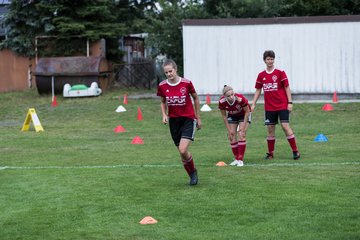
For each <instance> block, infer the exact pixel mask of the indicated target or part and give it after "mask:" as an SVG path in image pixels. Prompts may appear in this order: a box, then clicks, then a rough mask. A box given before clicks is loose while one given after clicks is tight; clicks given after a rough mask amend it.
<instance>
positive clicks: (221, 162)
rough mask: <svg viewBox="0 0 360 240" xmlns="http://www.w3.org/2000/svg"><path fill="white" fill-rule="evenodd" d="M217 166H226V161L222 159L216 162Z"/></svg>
mask: <svg viewBox="0 0 360 240" xmlns="http://www.w3.org/2000/svg"><path fill="white" fill-rule="evenodd" d="M216 166H218V167H225V166H227V164H226V163H225V162H223V161H220V162H218V163H216Z"/></svg>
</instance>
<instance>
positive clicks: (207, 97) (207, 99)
mask: <svg viewBox="0 0 360 240" xmlns="http://www.w3.org/2000/svg"><path fill="white" fill-rule="evenodd" d="M206 104H208V105H209V104H211V98H210V95H209V94H207V95H206Z"/></svg>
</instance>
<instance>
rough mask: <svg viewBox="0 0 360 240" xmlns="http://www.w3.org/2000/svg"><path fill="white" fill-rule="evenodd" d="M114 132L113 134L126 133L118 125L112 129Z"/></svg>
mask: <svg viewBox="0 0 360 240" xmlns="http://www.w3.org/2000/svg"><path fill="white" fill-rule="evenodd" d="M114 132H115V133H119V132H126V129H125V128H124V127H123V126H121V125H119V126H117V127H116V128H114Z"/></svg>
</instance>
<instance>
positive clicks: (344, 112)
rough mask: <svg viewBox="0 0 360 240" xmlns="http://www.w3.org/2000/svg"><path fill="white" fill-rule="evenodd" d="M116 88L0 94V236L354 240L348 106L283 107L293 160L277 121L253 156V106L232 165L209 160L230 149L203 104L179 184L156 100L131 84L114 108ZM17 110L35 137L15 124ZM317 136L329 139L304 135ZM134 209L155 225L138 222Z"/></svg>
mask: <svg viewBox="0 0 360 240" xmlns="http://www.w3.org/2000/svg"><path fill="white" fill-rule="evenodd" d="M154 91H155V90H154ZM124 93H125V92H121V91H118V92H115V91H113V92H107V93H105V94H104V95H102V96H99V97H96V98H78V99H63V98H62V97H61V96H58V98H57V102H58V104H59V105H58V106H57V107H51V97H50V96H40V95H38V94H37V92H36V91H34V90H32V91H26V92H16V93H4V94H0V169H1V170H0V192H1V195H0V208H1V217H0V239H276V240H277V239H302V240H303V239H326V240H328V239H360V188H359V186H360V157H359V156H360V151H359V145H360V138H359V133H360V124H359V116H360V103H338V104H333V107H334V109H335V110H334V111H330V112H325V111H321V107H322V106H323V104H320V103H318V104H295V105H294V112H293V113H292V116H291V125H292V127H293V129H294V130H295V134H296V137H297V142H298V146H299V150H300V151H301V154H302V158H301V160H300V161H294V160H292V152H291V150H290V147H289V145H288V143H287V140H286V138H285V137H284V134H283V132H282V131H281V130H280V128H278V132H277V142H276V150H275V159H274V160H272V161H264V160H262V158H263V156H264V154H265V152H266V138H265V137H266V129H265V127H264V126H263V119H262V118H263V109H262V107H263V106H262V105H258V107H257V111H256V112H255V113H254V115H253V123H252V125H251V127H250V129H249V130H248V135H247V142H248V144H247V151H246V156H245V166H244V167H242V168H239V167H228V166H227V167H216V166H215V164H216V163H217V162H219V161H225V162H227V163H229V162H230V161H231V160H232V154H231V150H230V146H229V143H228V140H227V137H226V131H225V127H224V124H223V122H222V119H221V117H220V113H219V111H218V110H216V104H215V103H214V104H212V105H211V107H212V108H213V111H211V112H204V113H202V116H201V117H202V122H203V128H202V129H201V130H199V131H197V133H196V134H197V135H196V139H195V142H194V143H193V145H192V146H191V149H190V150H191V152H192V153H193V156H194V160H195V164H196V165H197V168H198V171H199V179H200V180H199V181H200V183H199V185H197V186H194V187H190V186H188V177H187V176H186V172H185V170H184V169H183V167H182V165H181V163H180V159H179V156H178V153H177V151H176V149H175V147H174V145H173V143H172V141H171V138H170V134H169V130H168V127H167V126H164V125H163V124H162V123H161V114H160V107H159V105H160V104H159V99H140V100H134V99H132V98H130V97H131V95H132V94H133V95H134V94H137V92H135V91H131V92H130V93H129V104H128V105H123V106H124V107H125V108H126V109H127V112H124V113H116V112H115V109H116V108H117V107H118V106H119V105H122V96H123V94H124ZM117 96H120V98H118V97H117ZM138 107H141V110H142V113H143V118H144V120H143V121H138V120H137V108H138ZM29 108H35V109H36V112H37V115H38V117H39V119H40V121H41V123H42V126H43V128H44V130H45V131H44V132H39V133H36V132H35V131H34V129H33V128H31V129H30V131H27V132H21V131H20V129H21V127H22V125H23V123H24V120H25V117H26V113H27V111H28V109H29ZM118 125H121V126H123V127H124V128H125V129H126V130H127V131H126V132H124V133H114V132H113V129H114V128H115V127H116V126H118ZM319 133H323V134H325V135H326V136H327V137H328V139H329V141H328V142H314V141H313V140H314V138H315V137H316V136H317V135H318V134H319ZM135 136H140V137H141V138H142V139H143V140H144V144H143V145H132V144H130V142H131V140H132V139H133V138H134V137H135ZM145 216H152V217H153V218H155V219H156V220H158V223H157V224H154V225H141V224H139V221H140V220H141V219H142V218H143V217H145Z"/></svg>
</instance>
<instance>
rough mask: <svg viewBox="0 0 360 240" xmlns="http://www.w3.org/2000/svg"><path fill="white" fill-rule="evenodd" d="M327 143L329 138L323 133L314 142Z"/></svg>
mask: <svg viewBox="0 0 360 240" xmlns="http://www.w3.org/2000/svg"><path fill="white" fill-rule="evenodd" d="M327 141H328V138H327V137H326V136H325V135H324V134H322V133H320V134H318V135H317V136H316V137H315V139H314V142H327Z"/></svg>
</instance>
